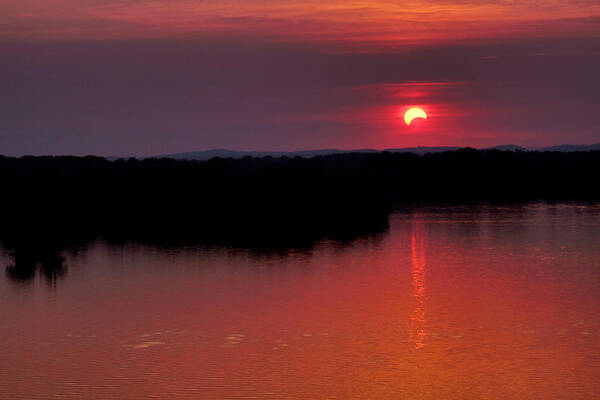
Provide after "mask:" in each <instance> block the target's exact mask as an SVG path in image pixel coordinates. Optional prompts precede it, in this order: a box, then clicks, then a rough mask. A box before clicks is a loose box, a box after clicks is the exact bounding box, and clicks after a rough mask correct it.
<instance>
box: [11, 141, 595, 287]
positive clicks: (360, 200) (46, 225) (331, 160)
mask: <svg viewBox="0 0 600 400" xmlns="http://www.w3.org/2000/svg"><path fill="white" fill-rule="evenodd" d="M598 171H600V152H573V153H559V152H520V151H514V152H513V151H499V150H475V149H469V148H465V149H461V150H457V151H448V152H443V153H436V154H426V155H422V156H419V155H416V154H411V153H386V152H382V153H375V154H361V153H349V154H336V155H328V156H318V157H314V158H301V157H294V158H288V157H280V158H272V157H263V158H251V157H246V158H242V159H223V158H213V159H211V160H208V161H202V162H199V161H178V160H172V159H166V158H162V159H143V160H138V159H133V158H130V159H119V160H116V161H108V160H106V159H104V158H102V157H93V156H88V157H72V156H61V157H52V156H44V157H32V156H25V157H21V158H13V157H2V156H0V180H1V182H2V188H3V190H2V195H1V196H0V207H1V208H0V209H1V210H2V224H1V226H0V241H1V242H2V244H3V246H4V247H5V248H7V249H9V250H10V251H11V253H12V254H13V255H14V260H15V263H14V265H13V266H12V267H11V268H10V269H9V270H7V271H9V273H10V274H12V275H13V276H14V277H17V278H19V277H28V276H30V275H31V274H32V273H34V272H35V269H36V268H37V266H39V265H45V266H46V267H48V266H51V267H52V268H50V270H51V272H50V274H51V273H52V271H56V270H57V269H58V268H60V266H62V258H61V256H60V253H61V251H63V250H64V249H66V248H70V247H73V246H77V245H81V244H84V243H86V242H87V241H89V240H91V239H93V238H95V237H103V238H105V239H106V240H109V241H117V242H120V241H144V242H151V243H157V244H166V245H179V244H200V243H202V244H219V245H228V246H244V247H264V248H286V247H290V246H293V247H310V246H311V245H312V244H313V243H314V242H315V241H318V240H320V239H323V238H331V239H335V240H352V239H353V238H355V237H357V236H361V235H364V234H369V233H373V232H381V231H383V230H385V229H386V227H387V216H388V215H389V213H390V212H391V211H392V208H393V206H394V205H398V204H412V203H431V202H436V203H444V202H461V203H464V202H480V201H487V202H494V201H503V202H506V201H529V200H580V201H581V200H583V201H594V200H599V199H600V187H599V185H598V184H597V183H596V180H597V178H596V175H597V173H598Z"/></svg>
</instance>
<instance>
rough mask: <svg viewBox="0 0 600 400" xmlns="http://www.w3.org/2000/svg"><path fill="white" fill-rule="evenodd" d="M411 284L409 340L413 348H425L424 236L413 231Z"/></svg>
mask: <svg viewBox="0 0 600 400" xmlns="http://www.w3.org/2000/svg"><path fill="white" fill-rule="evenodd" d="M411 255H412V282H413V297H414V299H415V308H414V311H413V314H412V316H411V318H410V319H411V331H410V338H411V341H412V342H414V344H415V348H417V349H421V348H423V347H425V336H426V333H425V323H426V316H425V236H424V235H423V234H417V232H416V230H413V233H412V238H411Z"/></svg>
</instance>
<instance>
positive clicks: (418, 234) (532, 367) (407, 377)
mask: <svg viewBox="0 0 600 400" xmlns="http://www.w3.org/2000/svg"><path fill="white" fill-rule="evenodd" d="M8 253H9V251H8V250H5V251H3V252H2V253H1V256H0V262H1V265H2V267H3V268H5V267H7V268H6V273H5V274H3V275H2V276H1V277H0V316H1V317H0V338H1V341H0V354H1V355H2V356H1V357H0V398H11V399H21V398H22V399H46V398H53V397H56V398H61V397H62V398H92V399H106V398H127V399H142V398H152V397H156V398H170V399H179V398H181V399H183V398H190V399H198V398H200V399H235V398H239V399H248V398H258V399H268V398H273V399H301V398H310V399H313V398H321V399H328V398H329V399H333V398H338V399H353V398H356V399H369V398H370V399H398V398H412V399H482V398H486V399H517V398H518V399H542V398H543V399H566V398H568V399H590V398H594V397H596V396H598V393H600V206H599V205H586V204H543V203H539V204H529V205H518V206H506V207H499V206H469V207H437V208H433V207H430V208H416V209H409V210H399V211H397V212H396V213H394V214H392V215H391V217H390V224H389V230H388V231H385V232H380V233H376V234H372V235H369V236H362V237H360V238H359V239H356V240H354V241H351V242H345V243H340V242H335V241H321V242H318V243H317V244H316V245H315V246H314V247H312V248H308V249H306V248H305V249H301V250H288V251H283V250H281V249H280V250H278V251H277V252H276V253H269V252H268V251H264V250H263V251H260V252H254V251H251V250H248V249H235V248H222V247H186V248H159V247H154V246H149V245H141V244H125V245H114V244H107V243H104V242H102V241H96V242H93V243H91V244H90V245H89V246H87V247H84V246H80V247H79V248H76V249H73V250H68V251H64V252H63V253H62V256H63V257H64V258H65V261H64V263H63V262H62V260H58V261H57V260H56V259H55V258H53V260H55V264H54V267H53V264H52V263H50V264H49V265H34V264H32V265H30V266H29V267H28V269H26V270H25V271H23V270H21V269H15V267H14V260H13V258H12V257H10V256H9V254H8Z"/></svg>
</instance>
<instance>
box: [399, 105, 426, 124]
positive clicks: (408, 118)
mask: <svg viewBox="0 0 600 400" xmlns="http://www.w3.org/2000/svg"><path fill="white" fill-rule="evenodd" d="M415 118H423V119H427V114H425V111H423V110H422V109H420V108H418V107H413V108H410V109H408V110H407V111H406V112H405V113H404V122H406V125H410V123H411V122H412V120H413V119H415Z"/></svg>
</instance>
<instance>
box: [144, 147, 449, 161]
mask: <svg viewBox="0 0 600 400" xmlns="http://www.w3.org/2000/svg"><path fill="white" fill-rule="evenodd" d="M458 149H460V147H424V146H419V147H406V148H397V149H385V150H378V149H358V150H340V149H319V150H301V151H236V150H227V149H214V150H206V151H192V152H188V153H173V154H161V155H157V156H153V157H149V158H172V159H175V160H197V161H206V160H210V159H211V158H215V157H221V158H244V157H248V156H249V157H284V156H285V157H290V158H292V157H304V158H312V157H317V156H328V155H332V154H347V153H379V152H381V151H388V152H390V153H415V154H428V153H441V152H444V151H454V150H458Z"/></svg>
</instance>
